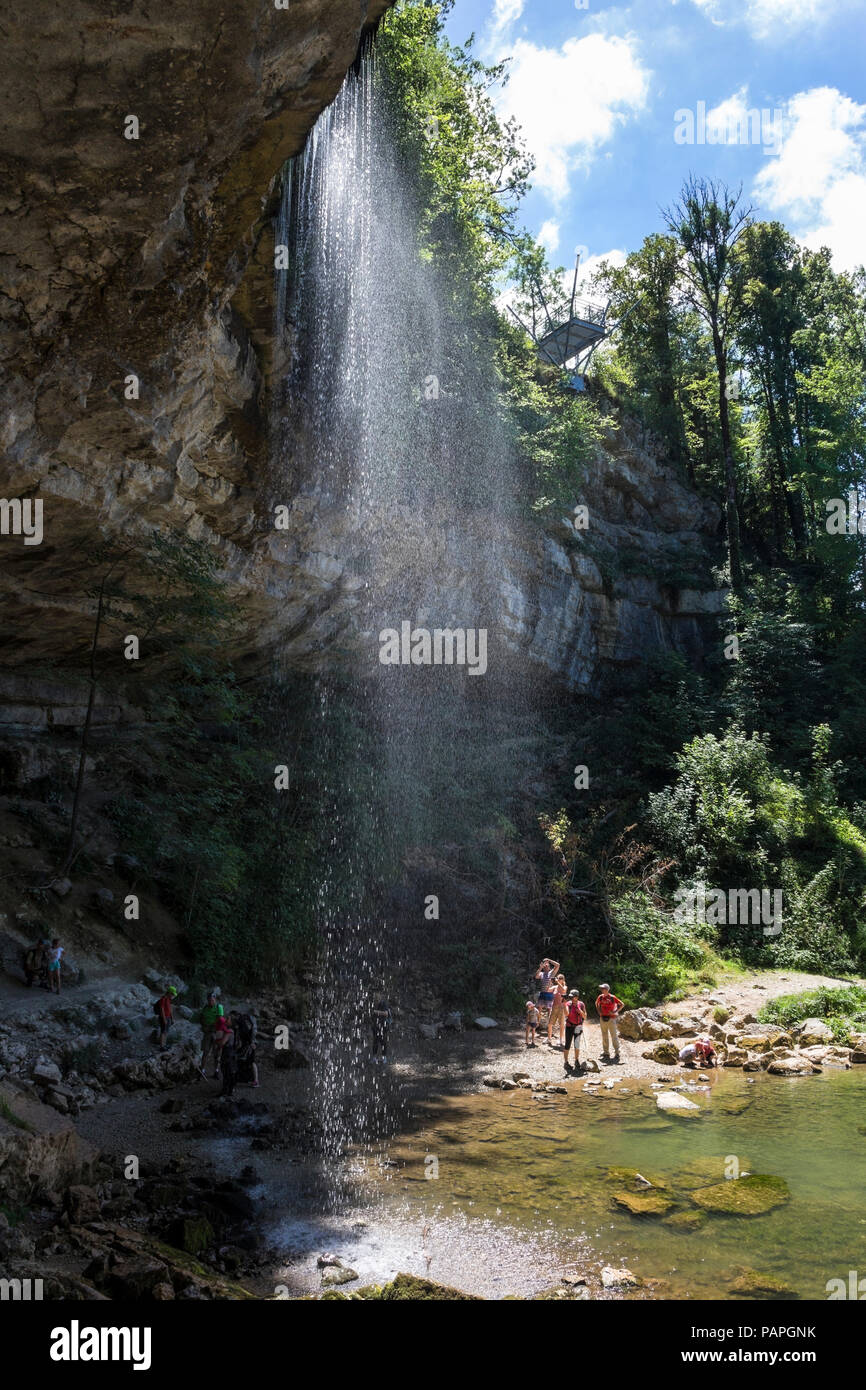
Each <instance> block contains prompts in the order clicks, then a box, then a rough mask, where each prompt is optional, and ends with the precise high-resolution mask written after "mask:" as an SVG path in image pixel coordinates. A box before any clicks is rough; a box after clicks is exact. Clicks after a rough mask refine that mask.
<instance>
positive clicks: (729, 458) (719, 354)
mask: <svg viewBox="0 0 866 1390" xmlns="http://www.w3.org/2000/svg"><path fill="white" fill-rule="evenodd" d="M713 338H714V342H713V346H714V349H715V354H716V369H717V371H718V374H719V425H720V427H721V432H722V455H723V457H724V461H725V524H726V528H727V533H728V564H729V567H730V571H731V588H732V589H733V591H734V593H735V594H741V593H742V592H743V588H744V579H743V560H742V551H741V548H740V514H739V511H738V510H737V475H736V473H735V472H734V453H733V448H732V446H731V419H730V415H729V412H728V362H727V354H726V352H725V349H724V347H723V345H722V343H721V341H720V340H719V338H718V337H717V335H715V334H714V335H713Z"/></svg>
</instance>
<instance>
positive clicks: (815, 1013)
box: [758, 985, 866, 1044]
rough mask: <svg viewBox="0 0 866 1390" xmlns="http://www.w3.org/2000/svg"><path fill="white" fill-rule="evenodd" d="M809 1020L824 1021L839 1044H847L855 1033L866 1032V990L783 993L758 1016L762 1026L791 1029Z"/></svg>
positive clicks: (850, 987)
mask: <svg viewBox="0 0 866 1390" xmlns="http://www.w3.org/2000/svg"><path fill="white" fill-rule="evenodd" d="M805 1018H822V1019H824V1020H825V1021H826V1023H827V1024H828V1025H829V1026H830V1028H831V1029H832V1030H833V1038H834V1041H835V1042H838V1043H842V1044H845V1043H847V1042H848V1038H849V1035H850V1034H851V1033H852V1032H855V1033H856V1032H863V1031H866V989H863V988H862V987H861V986H860V985H844V986H842V987H841V988H839V989H830V988H829V987H828V986H826V985H821V986H819V988H818V989H806V990H802V991H801V992H800V993H799V994H780V995H779V996H778V997H777V998H776V999H770V1000H768V1002H767V1003H766V1004H765V1005H764V1006H763V1008H762V1009H761V1011H760V1013H759V1014H758V1020H759V1022H761V1023H778V1024H779V1026H780V1027H782V1028H791V1027H793V1025H794V1024H795V1023H800V1022H802V1020H803V1019H805Z"/></svg>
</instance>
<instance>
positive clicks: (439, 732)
mask: <svg viewBox="0 0 866 1390" xmlns="http://www.w3.org/2000/svg"><path fill="white" fill-rule="evenodd" d="M416 214H417V208H416V194H415V185H414V182H413V179H412V176H411V171H407V170H406V169H404V168H403V167H402V166H401V159H400V156H399V153H398V146H397V142H396V141H395V140H394V139H393V138H392V135H391V131H390V125H389V117H388V93H387V81H386V75H385V74H384V73H383V72H382V71H381V70H379V69H378V68H377V64H376V60H375V55H374V52H373V51H368V52H367V53H366V54H365V55H364V56H363V58H362V59H361V61H360V62H359V64H358V66H357V69H356V70H355V71H353V72H351V73H350V74H349V76H348V77H347V79H346V81H345V83H344V86H343V88H342V90H341V92H340V93H339V95H338V97H337V98H336V100H335V101H334V102H333V104H332V105H331V106H330V107H329V108H328V110H326V111H325V112H324V113H323V114H322V115H321V117H320V118H319V120H318V121H317V123H316V125H315V127H314V128H313V130H312V131H311V133H310V136H309V139H308V141H307V144H306V147H305V149H304V151H303V153H302V154H301V155H299V156H298V157H297V158H296V159H294V160H293V161H291V163H290V164H289V165H288V166H287V167H286V170H285V172H284V178H283V194H282V204H281V209H280V213H279V219H278V223H277V238H278V244H283V245H285V246H287V247H288V253H289V254H288V270H287V271H286V272H282V271H280V270H279V269H278V270H277V272H276V275H277V292H276V302H277V314H278V333H279V335H280V338H281V340H282V341H281V342H280V343H278V347H279V349H280V352H281V354H282V355H283V357H284V360H285V361H286V363H287V367H286V373H285V377H284V380H283V382H282V393H281V398H280V402H279V415H280V421H279V430H278V448H277V464H278V468H277V482H278V486H279V488H280V490H281V493H280V495H281V500H285V498H286V496H289V497H291V498H292V500H293V508H294V512H295V514H296V515H298V516H299V517H302V518H305V517H308V518H312V520H311V521H310V526H311V531H310V533H309V534H310V536H314V535H315V534H316V532H315V528H316V527H317V526H321V528H322V530H323V531H325V532H326V533H327V534H328V535H329V536H330V537H331V538H332V539H333V537H337V541H338V544H339V545H340V550H339V552H338V553H340V555H341V558H343V559H344V560H345V562H346V571H345V573H344V576H343V588H342V591H341V592H342V595H343V596H345V594H346V593H349V594H350V595H351V597H352V604H351V607H350V608H348V609H347V610H346V611H347V612H348V617H346V619H345V621H344V622H343V624H342V626H341V627H339V629H338V630H335V631H334V632H333V633H332V634H330V636H331V642H330V653H331V655H334V654H335V653H336V652H338V651H340V652H342V653H343V655H344V670H345V671H348V672H349V678H348V682H347V683H344V681H343V680H342V679H341V677H340V675H339V674H338V673H336V672H335V671H334V670H333V669H331V670H329V672H328V673H326V674H320V675H319V676H318V678H317V680H318V695H317V700H318V708H317V717H316V720H315V723H314V734H313V736H312V738H313V742H314V743H315V748H314V749H311V756H314V757H315V758H316V766H317V768H318V769H320V772H319V774H318V786H319V817H320V822H321V824H322V826H323V827H327V839H328V841H329V844H328V850H327V852H326V853H325V854H324V855H323V862H322V864H321V865H320V866H319V867H318V877H317V883H316V888H315V892H316V916H317V927H318V934H319V940H320V946H321V953H320V959H319V962H318V966H317V993H318V997H317V1000H316V1011H317V1016H318V1024H319V1031H318V1045H317V1056H316V1062H315V1065H316V1066H317V1067H318V1076H317V1090H318V1094H319V1096H320V1103H321V1118H322V1121H323V1129H324V1136H325V1144H324V1148H325V1152H326V1154H328V1155H330V1156H331V1157H336V1156H338V1155H339V1154H340V1153H341V1151H342V1150H343V1148H344V1146H345V1145H346V1143H348V1142H357V1141H358V1140H359V1139H360V1140H363V1139H365V1138H370V1137H372V1136H374V1135H381V1134H382V1133H383V1132H387V1131H388V1129H389V1127H393V1125H394V1123H395V1122H396V1120H397V1118H398V1112H399V1108H400V1086H399V1070H396V1071H395V1070H393V1069H391V1068H384V1067H382V1066H381V1065H380V1064H374V1063H373V1062H372V1061H371V1059H370V1056H369V1054H370V1043H371V1028H370V1015H371V1008H372V1005H373V1003H374V1001H375V1000H376V999H377V998H378V997H380V995H381V993H382V992H383V991H384V993H385V994H386V995H387V996H388V997H389V999H390V1001H391V1003H392V1005H393V1004H395V1003H396V1004H398V1005H400V1006H401V1008H402V1010H403V1011H404V1012H405V1016H407V1017H408V1018H409V1019H411V1003H412V1001H411V998H410V997H407V985H406V976H405V975H404V973H403V972H404V971H405V970H406V968H407V967H409V968H411V966H412V964H413V954H412V953H413V952H415V951H417V949H418V941H419V934H423V931H424V930H428V931H430V932H433V931H436V930H437V923H436V921H430V922H426V921H425V920H424V896H423V895H424V894H426V893H430V894H436V895H439V896H440V897H441V898H443V899H447V897H448V885H447V884H442V883H441V882H437V881H435V876H434V878H432V879H431V880H430V881H429V882H428V883H427V884H426V885H425V886H424V888H423V891H422V893H421V894H420V895H418V896H416V897H415V898H414V899H412V900H411V901H409V902H406V901H404V900H401V898H400V893H399V884H400V880H401V875H402V873H403V866H404V858H405V856H406V855H407V854H408V853H411V852H412V851H413V850H415V849H417V847H419V846H422V847H423V846H424V845H426V844H429V843H430V842H431V839H432V838H433V835H434V832H433V829H432V824H431V823H432V821H438V822H439V823H440V824H446V825H447V823H448V821H449V818H450V817H451V816H452V809H453V808H452V806H451V804H450V798H452V797H453V798H456V801H459V800H460V798H461V797H462V798H464V800H465V798H466V796H467V794H468V792H469V791H470V790H471V788H472V784H473V778H474V777H475V776H476V770H475V768H474V766H473V757H474V753H475V751H476V749H475V748H474V746H473V745H472V743H471V739H470V737H469V736H468V735H465V734H464V733H463V732H462V731H463V730H464V729H465V728H467V727H468V726H469V725H470V724H471V725H473V726H474V727H476V728H477V727H478V725H479V724H481V725H484V726H485V736H486V737H487V738H488V739H491V738H495V737H496V727H495V711H494V710H493V708H492V706H491V695H490V693H489V692H490V689H491V687H492V682H493V681H495V678H496V677H495V668H496V662H497V655H498V651H499V649H498V647H497V616H498V608H499V607H501V598H497V592H498V591H497V583H498V582H499V579H500V572H499V571H500V567H499V559H498V554H497V521H496V518H497V516H498V514H499V513H500V511H501V510H502V508H503V506H504V505H505V503H506V502H507V500H508V498H509V483H510V453H509V448H508V445H507V443H506V440H505V438H504V435H503V433H502V431H501V429H500V426H499V424H498V413H497V407H496V399H495V392H494V387H493V382H492V366H491V363H490V362H489V361H487V360H484V357H483V354H480V353H479V351H478V348H477V345H473V344H471V343H469V342H468V339H467V335H466V331H465V325H464V324H461V322H460V321H459V316H458V315H457V314H456V313H455V312H454V310H453V307H452V306H453V303H454V296H453V294H452V292H451V291H452V289H453V287H450V286H448V285H447V284H445V283H443V281H442V279H441V278H440V276H439V274H438V272H437V270H436V268H435V267H434V266H432V265H431V264H430V262H429V260H427V259H425V258H424V257H423V255H422V254H420V252H419V239H418V232H417V216H416ZM305 543H306V544H309V545H315V540H314V539H309V538H308V539H307V541H306V542H304V541H302V542H301V544H302V545H303V544H305ZM405 621H408V622H410V623H411V624H412V627H413V628H414V627H415V626H416V625H418V626H423V627H425V628H427V629H428V630H432V629H435V628H437V627H442V628H447V627H451V628H455V627H456V628H463V629H471V630H475V631H477V630H479V629H485V630H486V632H487V642H488V657H487V659H488V662H489V663H490V670H489V671H488V673H487V674H486V675H484V676H480V675H476V676H473V675H472V674H470V672H469V671H468V669H467V667H465V666H463V667H460V666H457V665H451V666H444V665H443V666H439V667H435V666H432V665H431V666H424V665H419V666H405V665H401V666H398V667H394V666H383V665H382V664H381V663H380V660H379V647H380V644H379V633H380V632H381V631H382V630H383V629H386V628H393V629H397V630H399V629H400V626H401V623H402V622H405ZM461 740H463V742H462V743H461ZM456 801H455V805H456ZM458 822H459V816H455V818H454V823H455V826H456V824H457V823H458ZM409 941H412V942H414V945H413V947H412V950H411V952H410V949H409V947H408V944H407V943H408V942H409ZM421 949H422V950H423V935H422V946H421Z"/></svg>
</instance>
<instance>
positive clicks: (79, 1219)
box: [66, 1183, 99, 1226]
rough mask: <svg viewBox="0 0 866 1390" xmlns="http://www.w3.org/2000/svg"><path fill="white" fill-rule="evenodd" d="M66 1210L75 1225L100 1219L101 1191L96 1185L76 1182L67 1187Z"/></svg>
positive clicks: (82, 1224)
mask: <svg viewBox="0 0 866 1390" xmlns="http://www.w3.org/2000/svg"><path fill="white" fill-rule="evenodd" d="M66 1210H67V1211H68V1213H69V1219H70V1221H71V1222H72V1224H73V1225H74V1226H84V1225H86V1224H87V1222H88V1221H98V1220H99V1193H98V1192H97V1191H96V1188H95V1187H85V1186H84V1185H83V1184H82V1183H75V1184H73V1185H72V1187H68V1188H67V1189H66Z"/></svg>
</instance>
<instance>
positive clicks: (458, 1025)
mask: <svg viewBox="0 0 866 1390" xmlns="http://www.w3.org/2000/svg"><path fill="white" fill-rule="evenodd" d="M442 1027H443V1028H444V1029H445V1030H446V1031H447V1032H449V1033H460V1032H462V1030H463V1015H462V1014H461V1013H457V1012H454V1013H450V1014H446V1015H445V1017H444V1019H443V1020H442Z"/></svg>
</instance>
